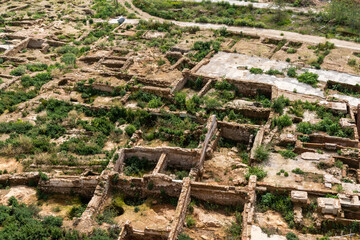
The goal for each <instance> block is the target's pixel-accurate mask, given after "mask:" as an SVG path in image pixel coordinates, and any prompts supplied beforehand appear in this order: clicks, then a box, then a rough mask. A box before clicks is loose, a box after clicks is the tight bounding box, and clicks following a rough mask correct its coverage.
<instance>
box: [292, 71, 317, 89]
mask: <svg viewBox="0 0 360 240" xmlns="http://www.w3.org/2000/svg"><path fill="white" fill-rule="evenodd" d="M318 78H319V75H317V74H316V73H311V72H304V73H302V74H300V75H299V76H297V79H298V81H299V82H303V83H306V84H309V85H311V86H313V87H317V83H318V82H319V81H318Z"/></svg>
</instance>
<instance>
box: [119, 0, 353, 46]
mask: <svg viewBox="0 0 360 240" xmlns="http://www.w3.org/2000/svg"><path fill="white" fill-rule="evenodd" d="M125 1H127V0H120V3H122V4H123V5H124V6H125ZM127 2H128V3H131V8H127V9H128V11H129V12H135V11H136V14H137V16H139V17H141V18H143V19H147V20H149V19H154V20H158V21H161V22H163V21H165V20H164V19H162V18H159V17H155V16H151V15H150V14H148V13H146V12H143V11H142V10H141V9H139V8H136V7H135V6H134V5H133V4H132V2H131V1H127ZM125 7H126V6H125ZM171 22H173V23H174V24H175V25H177V26H180V27H191V26H198V27H200V29H202V30H209V29H214V30H216V29H220V28H222V27H226V28H227V29H228V31H230V32H233V33H241V32H242V33H244V34H249V35H256V36H260V37H263V38H286V39H287V40H288V41H294V42H303V43H308V44H314V45H315V44H319V43H324V42H326V41H329V42H331V43H334V44H335V46H336V47H338V48H346V49H350V50H353V51H359V52H360V43H355V42H350V41H344V40H338V39H327V38H325V37H320V36H313V35H303V34H300V33H295V32H287V31H280V30H274V29H263V28H249V27H237V26H226V25H223V24H210V23H194V22H180V21H171ZM281 34H283V36H281Z"/></svg>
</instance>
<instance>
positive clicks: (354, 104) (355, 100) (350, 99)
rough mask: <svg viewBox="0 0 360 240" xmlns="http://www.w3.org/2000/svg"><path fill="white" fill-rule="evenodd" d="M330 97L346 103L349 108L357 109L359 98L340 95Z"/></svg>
mask: <svg viewBox="0 0 360 240" xmlns="http://www.w3.org/2000/svg"><path fill="white" fill-rule="evenodd" d="M332 96H333V97H335V98H338V99H343V100H346V101H348V102H349V104H350V106H352V107H357V105H359V104H360V98H356V97H351V96H347V95H341V94H333V95H332Z"/></svg>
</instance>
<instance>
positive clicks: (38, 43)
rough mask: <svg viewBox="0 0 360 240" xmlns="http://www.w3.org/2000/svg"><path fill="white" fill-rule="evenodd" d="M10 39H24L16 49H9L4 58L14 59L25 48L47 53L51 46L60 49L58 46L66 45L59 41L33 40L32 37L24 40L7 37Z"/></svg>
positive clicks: (18, 37) (19, 37) (15, 36)
mask: <svg viewBox="0 0 360 240" xmlns="http://www.w3.org/2000/svg"><path fill="white" fill-rule="evenodd" d="M5 36H6V37H8V38H10V39H11V38H12V39H23V40H22V41H21V42H19V43H18V44H16V45H15V46H14V48H12V49H9V50H7V51H5V52H4V54H3V55H4V56H7V57H12V56H14V55H16V54H17V53H18V52H19V51H21V50H23V49H25V48H39V49H42V50H44V51H47V49H48V48H49V46H54V47H58V46H63V45H65V43H63V42H59V41H54V40H44V39H39V38H31V37H27V38H24V37H22V36H17V35H9V34H8V35H5Z"/></svg>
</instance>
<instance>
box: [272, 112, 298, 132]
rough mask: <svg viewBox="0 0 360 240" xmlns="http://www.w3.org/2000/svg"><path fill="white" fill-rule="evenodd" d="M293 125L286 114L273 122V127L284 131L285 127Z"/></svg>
mask: <svg viewBox="0 0 360 240" xmlns="http://www.w3.org/2000/svg"><path fill="white" fill-rule="evenodd" d="M292 124H293V122H292V120H291V118H290V117H289V115H287V114H285V115H282V116H280V117H278V118H274V120H273V122H272V127H275V126H277V127H278V128H279V130H281V129H283V128H284V127H287V126H291V125H292Z"/></svg>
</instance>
